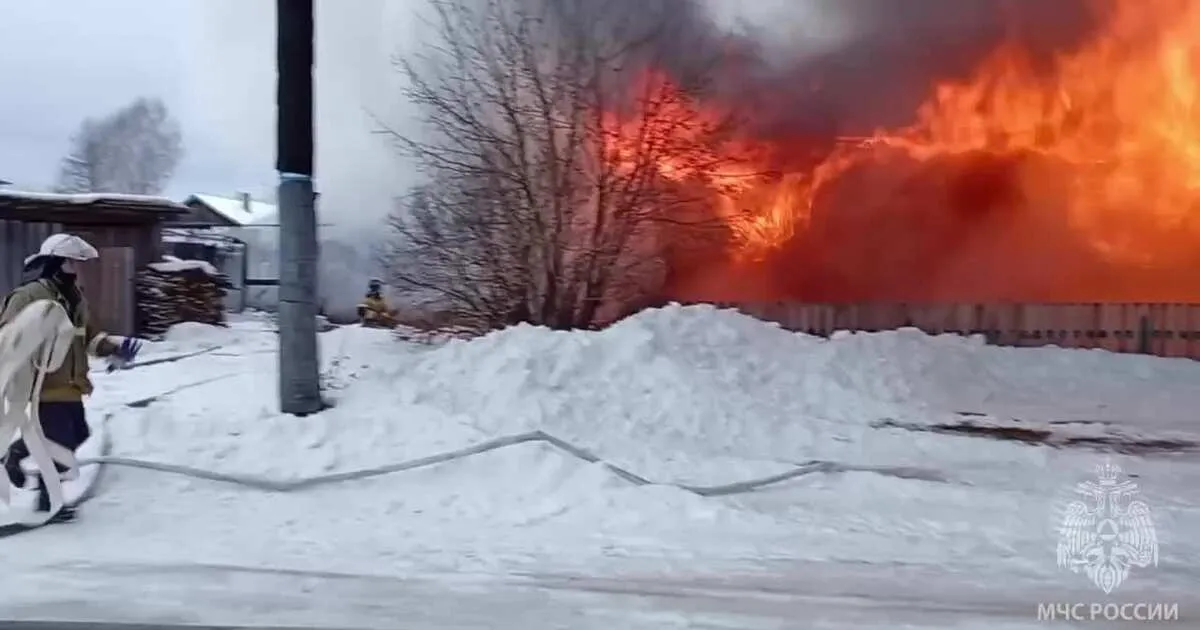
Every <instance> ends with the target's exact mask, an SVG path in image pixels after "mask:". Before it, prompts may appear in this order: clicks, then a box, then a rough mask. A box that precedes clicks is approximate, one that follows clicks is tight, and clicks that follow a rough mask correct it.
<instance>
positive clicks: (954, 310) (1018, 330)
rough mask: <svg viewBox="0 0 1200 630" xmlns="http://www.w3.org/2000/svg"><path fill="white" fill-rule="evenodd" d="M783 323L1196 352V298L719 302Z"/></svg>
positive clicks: (827, 330) (1199, 310) (1199, 352)
mask: <svg viewBox="0 0 1200 630" xmlns="http://www.w3.org/2000/svg"><path fill="white" fill-rule="evenodd" d="M719 306H722V307H726V308H736V309H737V310H739V311H741V312H743V313H745V314H747V315H750V316H753V317H757V318H759V319H762V320H765V321H771V322H776V323H778V324H780V325H781V326H783V327H784V328H787V329H789V330H794V331H798V332H807V333H809V334H813V335H826V336H827V335H830V334H832V333H833V332H835V331H838V330H863V331H880V330H893V329H896V328H903V327H915V328H919V329H921V330H923V331H925V332H927V333H931V334H940V333H957V334H964V335H968V334H972V335H973V334H978V335H984V336H985V337H986V338H987V340H988V342H989V343H992V344H996V345H1005V346H1046V345H1056V346H1060V347H1064V348H1099V349H1104V350H1110V351H1113V352H1133V353H1141V354H1153V355H1157V356H1163V357H1188V358H1192V359H1200V304H891V303H880V304H846V305H834V304H798V303H759V304H720V305H719Z"/></svg>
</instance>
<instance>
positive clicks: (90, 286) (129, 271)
mask: <svg viewBox="0 0 1200 630" xmlns="http://www.w3.org/2000/svg"><path fill="white" fill-rule="evenodd" d="M97 251H98V253H99V254H100V258H99V259H98V260H95V261H93V262H90V263H88V264H86V265H83V266H81V267H80V272H79V273H80V279H79V282H80V284H81V285H82V286H83V290H84V294H85V295H87V300H88V311H89V312H90V314H91V317H92V320H93V321H94V322H95V323H96V325H97V326H99V327H100V328H102V329H103V330H105V331H106V332H109V333H113V334H116V335H127V336H128V335H133V334H135V333H136V325H137V316H136V314H135V312H136V309H137V299H136V297H135V295H134V291H135V285H134V277H133V276H134V251H133V248H132V247H101V248H99V250H97Z"/></svg>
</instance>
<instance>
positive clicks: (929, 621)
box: [3, 563, 1200, 630]
mask: <svg viewBox="0 0 1200 630" xmlns="http://www.w3.org/2000/svg"><path fill="white" fill-rule="evenodd" d="M779 564H787V565H788V566H787V567H782V566H779V567H772V566H771V565H770V564H769V563H766V564H764V565H762V566H760V567H759V568H758V570H757V571H756V572H755V573H746V574H736V573H731V574H726V575H721V576H706V577H688V576H687V574H686V573H683V572H676V573H674V574H671V575H663V576H651V575H640V576H622V577H589V576H578V575H574V576H573V575H565V574H559V575H546V574H524V575H510V576H507V577H503V578H501V577H497V576H496V575H473V576H472V575H431V574H425V575H421V576H419V577H413V578H403V577H396V576H393V575H386V574H381V575H354V574H337V573H328V572H304V571H275V570H267V569H258V568H252V567H233V566H206V565H198V564H191V565H181V566H164V565H160V566H153V565H132V564H131V565H114V564H106V565H98V564H89V563H75V564H66V565H60V566H46V567H41V568H40V569H39V570H38V571H36V572H28V573H26V575H27V576H29V577H32V578H33V579H32V580H31V581H27V583H25V584H24V585H23V586H22V588H21V590H20V591H19V593H18V592H14V591H13V590H12V589H11V588H9V589H6V590H7V592H8V593H9V597H7V598H6V599H7V600H8V601H7V602H6V604H5V605H4V608H3V610H4V613H5V615H7V616H10V617H12V618H16V619H26V620H28V619H56V620H61V621H64V622H84V621H86V622H91V623H112V624H154V625H187V626H189V627H192V628H195V627H196V625H197V624H203V625H204V626H213V627H216V626H220V625H221V624H227V625H226V626H221V627H231V628H232V627H240V626H255V627H259V628H262V627H305V628H320V629H330V630H332V629H339V628H355V629H363V630H367V629H380V630H382V629H387V628H401V627H402V628H405V629H411V630H446V629H463V630H467V629H471V630H476V629H484V628H492V629H505V630H510V629H511V630H523V629H525V628H564V629H565V628H580V629H585V630H587V629H592V628H594V629H596V630H601V629H605V630H611V629H626V628H627V629H630V630H635V629H636V630H642V629H647V628H695V629H704V628H708V629H713V630H716V629H730V630H732V629H739V630H756V629H764V630H766V629H785V628H797V627H803V628H813V629H818V628H838V629H861V630H865V629H868V628H878V629H881V630H882V629H884V628H895V627H906V626H907V627H914V628H916V627H919V628H959V629H963V628H980V629H982V628H989V629H993V630H995V629H1011V630H1015V629H1018V628H1035V627H1042V628H1044V627H1046V626H1045V622H1044V621H1038V619H1037V607H1038V604H1039V603H1048V602H1094V601H1143V602H1153V601H1158V602H1174V603H1178V604H1179V606H1180V609H1181V613H1182V614H1181V617H1180V619H1179V620H1178V621H1177V622H1175V623H1173V624H1169V625H1174V626H1176V627H1196V626H1197V625H1198V623H1197V622H1198V621H1200V619H1198V618H1197V617H1196V616H1195V614H1194V613H1195V612H1196V611H1198V610H1200V597H1197V596H1196V595H1195V594H1194V589H1190V590H1192V591H1193V594H1189V593H1187V592H1186V590H1188V589H1179V588H1176V589H1172V588H1171V587H1170V585H1169V584H1166V583H1161V582H1160V583H1155V582H1154V581H1144V583H1143V584H1142V585H1141V587H1140V588H1136V589H1128V590H1127V591H1126V592H1124V593H1122V597H1121V598H1110V599H1104V598H1097V597H1096V595H1095V593H1094V591H1092V590H1090V589H1085V588H1079V589H1073V590H1070V589H1063V585H1062V583H1061V580H1054V581H1050V582H1047V583H1043V584H1039V583H1037V582H1036V581H1033V582H1030V581H1014V580H1013V579H1012V576H1011V575H1004V574H1003V573H1002V572H999V571H997V572H993V573H992V574H965V575H956V574H953V573H951V572H947V571H944V570H940V569H931V568H928V567H927V568H916V567H903V566H891V567H880V566H868V565H858V566H854V565H847V564H834V563H810V564H807V565H799V564H797V563H779ZM785 569H786V572H785ZM99 584H103V588H102V589H96V586H97V585H99ZM1177 586H1178V585H1177ZM14 596H15V597H14ZM1048 598H1049V599H1048ZM347 620H354V625H353V626H347V625H345V624H346V622H347ZM214 624H216V626H214ZM5 627H6V628H7V627H11V626H9V625H7V622H5ZM45 627H49V626H45ZM75 627H78V628H83V627H85V626H75ZM86 627H96V626H86ZM117 627H128V626H113V628H114V630H115V629H116V628H117ZM1060 627H1061V626H1060ZM1086 627H1104V625H1103V624H1102V623H1095V622H1091V623H1088V624H1087V626H1086Z"/></svg>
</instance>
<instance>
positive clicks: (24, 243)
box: [0, 219, 63, 296]
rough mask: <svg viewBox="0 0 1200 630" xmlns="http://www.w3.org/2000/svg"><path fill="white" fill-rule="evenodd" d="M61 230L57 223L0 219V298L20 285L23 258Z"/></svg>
mask: <svg viewBox="0 0 1200 630" xmlns="http://www.w3.org/2000/svg"><path fill="white" fill-rule="evenodd" d="M62 229H63V228H62V226H61V225H59V224H58V223H29V222H26V221H5V220H3V219H0V296H2V295H3V294H5V293H8V292H9V291H11V290H12V289H13V288H14V287H16V286H17V285H19V284H21V280H22V278H23V276H24V271H23V268H24V266H25V257H26V256H28V255H30V254H32V253H34V252H36V251H37V250H38V248H39V247H41V246H42V241H44V240H46V237H48V236H50V235H51V234H54V233H55V232H61V231H62Z"/></svg>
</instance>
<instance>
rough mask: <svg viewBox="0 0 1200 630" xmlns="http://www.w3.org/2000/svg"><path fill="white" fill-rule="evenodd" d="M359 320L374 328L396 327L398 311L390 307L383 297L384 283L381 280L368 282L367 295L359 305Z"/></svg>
mask: <svg viewBox="0 0 1200 630" xmlns="http://www.w3.org/2000/svg"><path fill="white" fill-rule="evenodd" d="M358 321H359V323H361V324H362V325H363V326H370V327H372V328H395V327H396V311H394V310H392V309H390V308H388V305H387V301H385V300H384V299H383V283H382V282H380V281H379V280H375V279H373V280H371V281H370V282H369V283H367V295H366V296H365V297H364V298H363V301H362V303H360V304H359V305H358Z"/></svg>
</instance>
